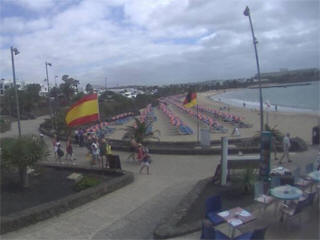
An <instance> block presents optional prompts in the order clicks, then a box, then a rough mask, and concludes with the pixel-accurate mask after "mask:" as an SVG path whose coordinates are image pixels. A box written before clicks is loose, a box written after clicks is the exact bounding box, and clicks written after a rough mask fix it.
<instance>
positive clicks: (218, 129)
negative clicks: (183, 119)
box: [165, 97, 228, 133]
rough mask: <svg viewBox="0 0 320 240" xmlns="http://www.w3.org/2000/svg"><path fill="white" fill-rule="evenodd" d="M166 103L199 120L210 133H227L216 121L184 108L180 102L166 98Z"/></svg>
mask: <svg viewBox="0 0 320 240" xmlns="http://www.w3.org/2000/svg"><path fill="white" fill-rule="evenodd" d="M165 101H167V102H168V103H170V104H173V105H174V106H176V107H177V108H179V109H180V110H181V111H183V112H185V113H187V114H189V115H191V116H192V117H194V118H196V119H199V120H200V121H201V122H203V123H205V124H206V125H208V126H209V127H210V130H211V131H212V132H218V133H225V132H227V131H228V129H226V128H224V127H223V126H222V125H221V124H219V123H218V122H217V121H214V120H213V118H211V117H209V116H207V115H206V114H203V113H201V112H198V113H197V112H196V111H194V110H192V109H191V108H185V107H184V106H183V105H182V104H181V103H180V101H178V100H177V99H175V98H170V97H169V98H166V100H165Z"/></svg>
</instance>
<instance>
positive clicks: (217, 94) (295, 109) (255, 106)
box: [208, 88, 320, 116]
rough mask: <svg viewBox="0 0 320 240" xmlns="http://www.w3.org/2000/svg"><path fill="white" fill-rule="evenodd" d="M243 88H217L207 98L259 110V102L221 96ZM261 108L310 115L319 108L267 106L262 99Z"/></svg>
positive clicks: (319, 110) (316, 113) (318, 112)
mask: <svg viewBox="0 0 320 240" xmlns="http://www.w3.org/2000/svg"><path fill="white" fill-rule="evenodd" d="M244 89H246V88H236V89H228V90H218V91H216V92H215V93H211V94H210V95H209V94H208V98H209V99H210V100H212V101H214V102H222V103H224V104H227V105H231V106H234V107H243V104H245V106H246V108H249V109H255V110H258V111H259V110H260V103H259V102H258V101H249V100H243V99H239V98H230V97H223V96H221V95H223V94H224V93H229V92H235V91H241V90H244ZM248 89H249V88H248ZM210 92H212V91H210ZM267 101H268V100H267ZM276 106H277V107H276ZM263 109H264V111H268V112H287V113H302V114H310V115H315V116H317V115H318V116H320V109H311V108H301V107H293V106H286V105H283V104H270V105H269V106H267V105H266V101H264V104H263Z"/></svg>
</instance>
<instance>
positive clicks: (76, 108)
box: [65, 94, 99, 127]
mask: <svg viewBox="0 0 320 240" xmlns="http://www.w3.org/2000/svg"><path fill="white" fill-rule="evenodd" d="M65 120H66V123H67V125H68V126H69V127H74V126H78V125H82V124H85V123H89V122H92V121H97V120H99V105H98V95H97V94H90V95H87V96H85V97H83V98H81V99H80V100H79V101H78V102H76V103H75V104H73V105H72V106H71V107H70V108H69V110H68V112H67V115H66V118H65Z"/></svg>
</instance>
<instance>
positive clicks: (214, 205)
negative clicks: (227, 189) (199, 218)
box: [206, 196, 224, 225]
mask: <svg viewBox="0 0 320 240" xmlns="http://www.w3.org/2000/svg"><path fill="white" fill-rule="evenodd" d="M221 210H222V205H221V198H220V196H212V197H210V198H208V199H207V200H206V217H207V218H208V219H209V220H210V222H211V223H213V224H214V225H218V224H220V223H223V222H224V219H223V218H221V217H220V216H219V215H217V213H219V212H220V211H221Z"/></svg>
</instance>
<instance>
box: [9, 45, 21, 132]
mask: <svg viewBox="0 0 320 240" xmlns="http://www.w3.org/2000/svg"><path fill="white" fill-rule="evenodd" d="M10 51H11V62H12V75H13V86H14V94H15V97H16V105H17V117H18V131H19V137H21V125H20V109H19V98H18V92H17V84H16V71H15V68H14V57H13V55H18V54H19V53H20V52H19V51H18V49H17V48H14V47H10Z"/></svg>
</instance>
